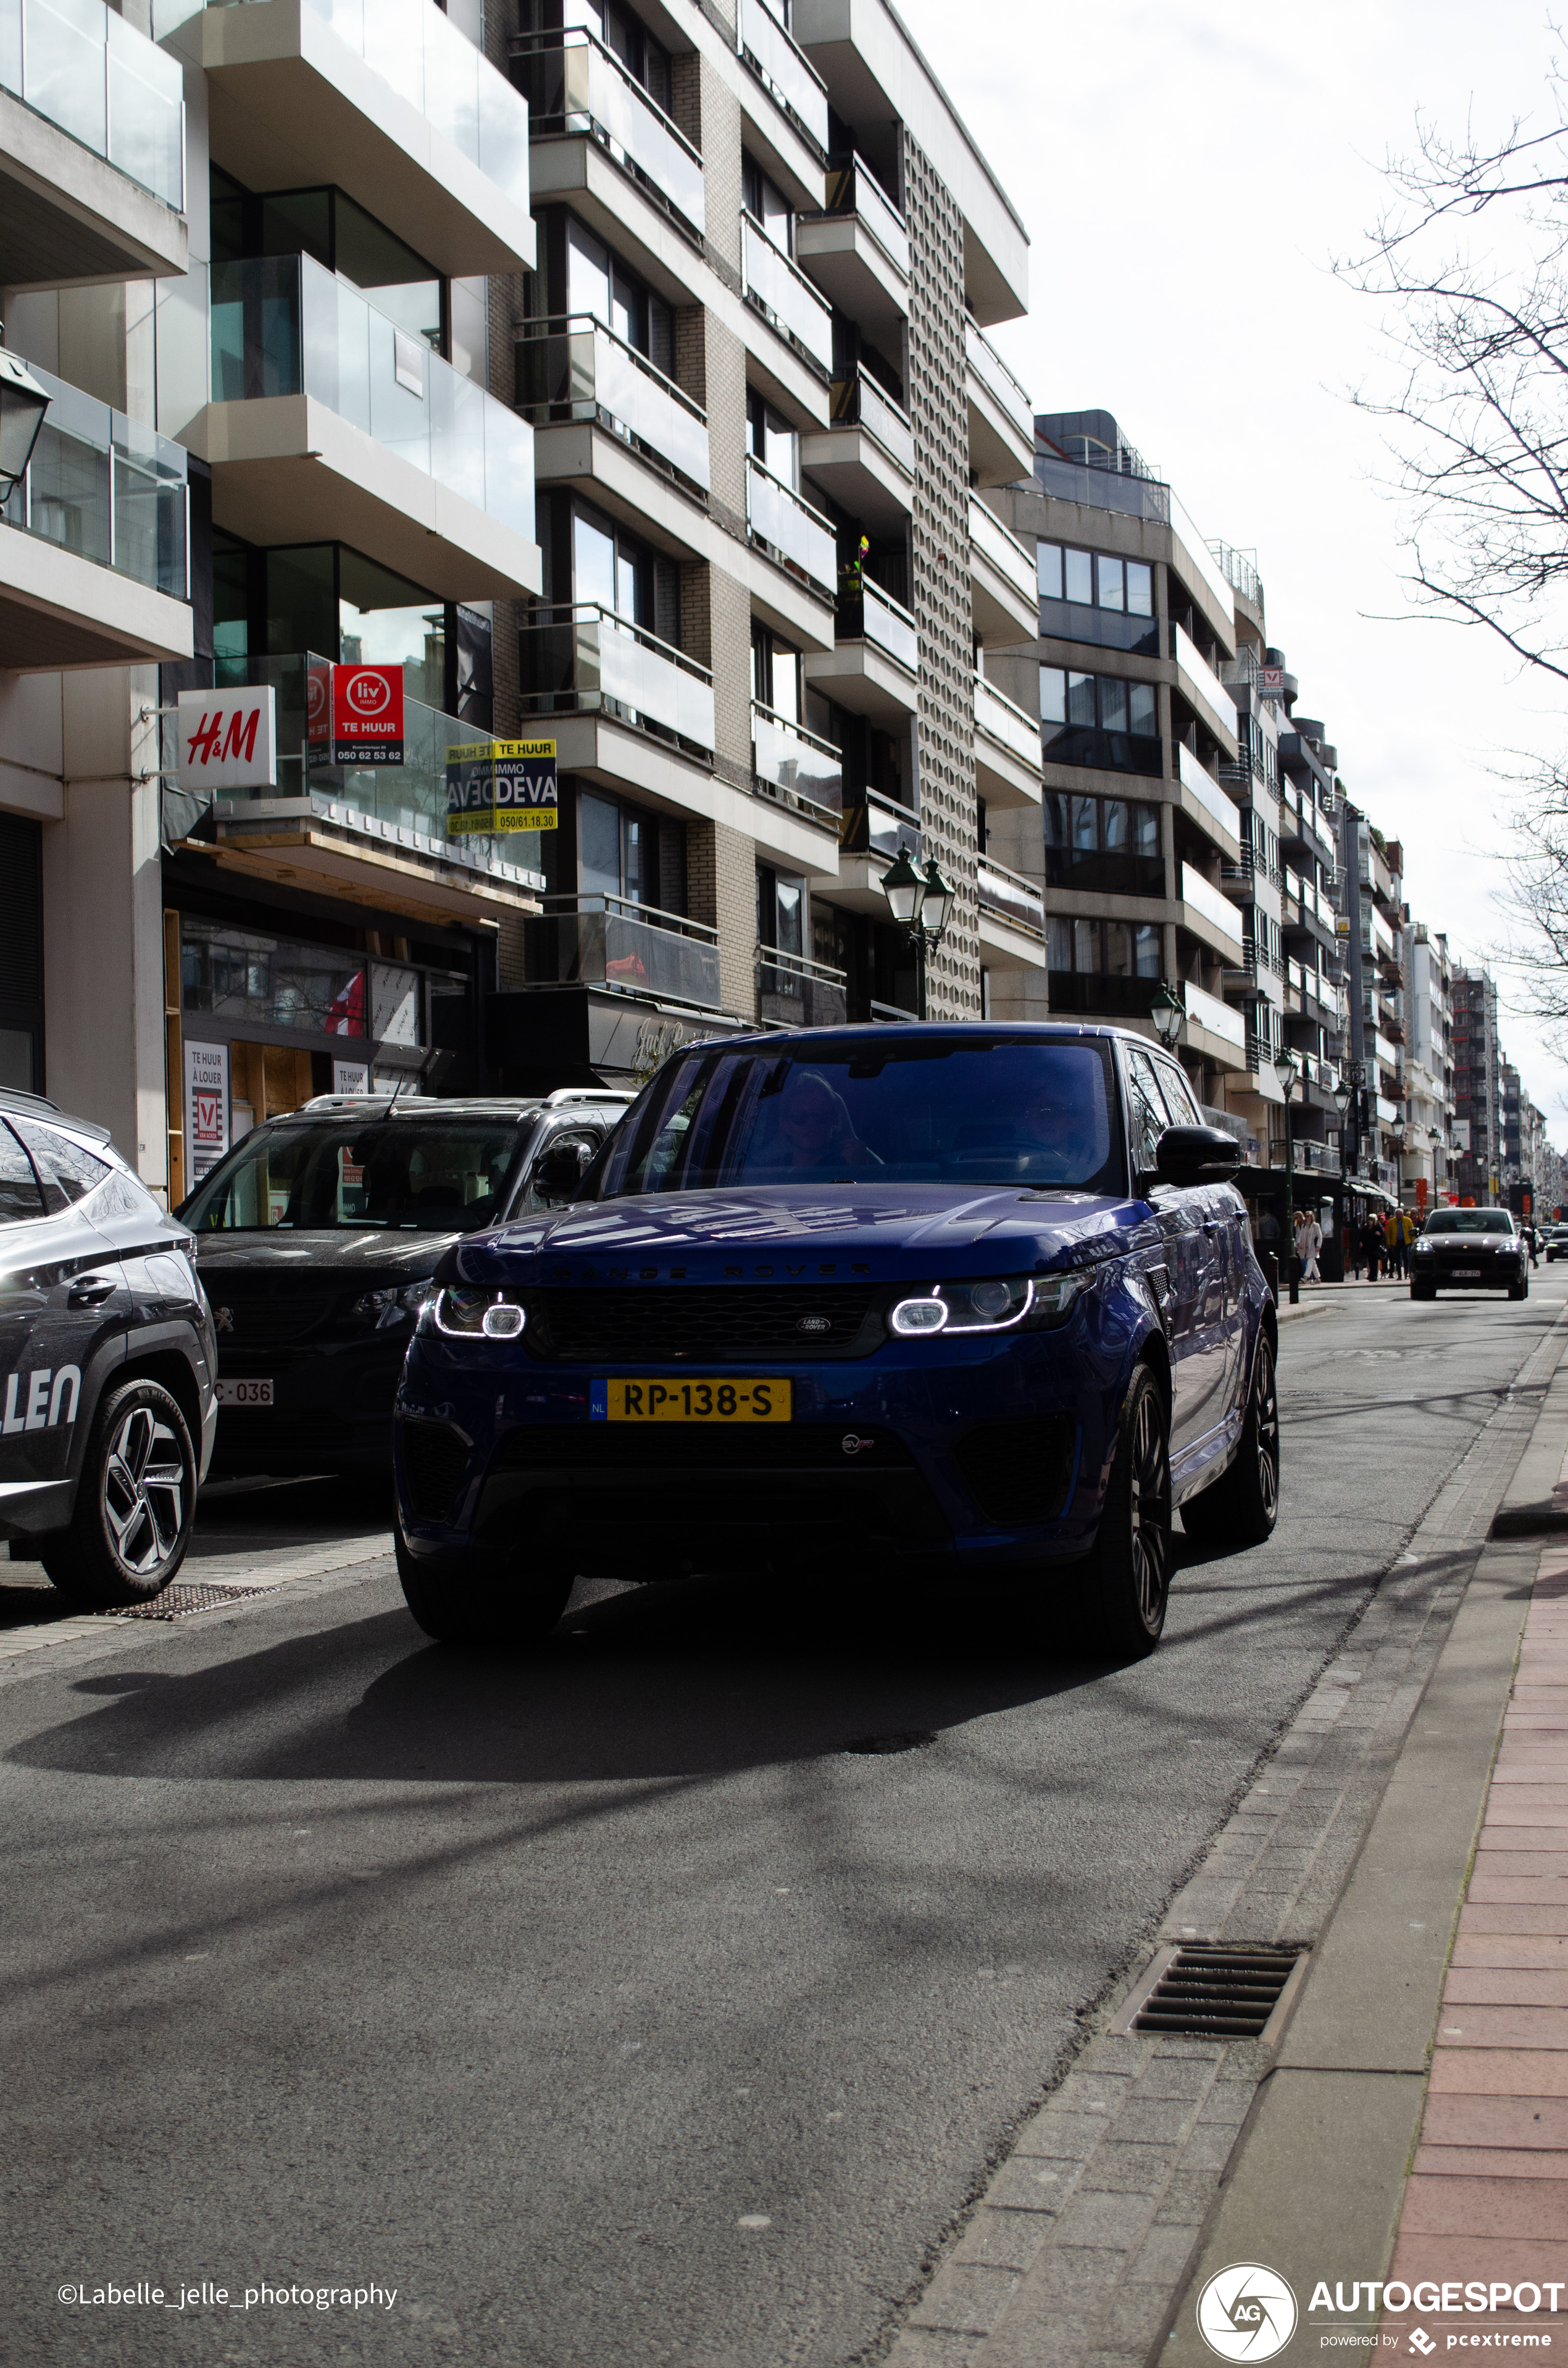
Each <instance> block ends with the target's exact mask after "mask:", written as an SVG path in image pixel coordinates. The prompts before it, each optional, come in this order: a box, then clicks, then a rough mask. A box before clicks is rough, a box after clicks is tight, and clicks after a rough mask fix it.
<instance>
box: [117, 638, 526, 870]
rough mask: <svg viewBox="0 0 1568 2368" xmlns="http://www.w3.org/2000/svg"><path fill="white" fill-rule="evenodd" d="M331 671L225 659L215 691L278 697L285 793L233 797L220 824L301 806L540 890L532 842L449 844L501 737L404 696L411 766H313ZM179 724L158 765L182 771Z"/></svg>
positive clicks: (299, 660) (315, 664) (312, 658)
mask: <svg viewBox="0 0 1568 2368" xmlns="http://www.w3.org/2000/svg"><path fill="white" fill-rule="evenodd" d="M327 663H328V661H327V660H326V659H325V658H324V657H323V656H321V655H319V654H318V653H316V652H315V651H312V650H302V651H298V652H295V653H293V654H291V655H289V656H287V657H275V658H256V657H251V658H220V659H219V660H218V662H217V666H216V669H215V674H216V688H217V689H218V690H219V691H220V692H221V691H223V690H226V689H240V688H242V687H243V686H244V685H245V684H267V683H270V684H271V686H272V688H273V690H274V691H275V693H276V694H277V701H276V704H277V721H278V786H277V788H276V789H275V790H268V789H260V790H252V791H244V790H239V791H231V792H229V793H228V794H227V795H226V796H225V797H223V798H222V799H221V800H220V801H219V803H218V809H217V810H218V814H219V815H220V818H222V819H227V820H229V821H231V822H243V821H244V819H245V817H246V814H247V813H248V812H249V811H250V810H252V809H253V808H254V807H256V805H258V804H261V803H267V802H276V801H281V802H282V803H285V804H292V803H303V804H304V805H306V806H308V807H310V808H311V809H312V810H313V811H315V812H317V813H320V814H327V815H329V816H330V817H331V818H333V819H335V820H337V821H347V822H349V823H355V822H358V823H360V824H362V825H364V826H365V827H367V828H369V830H371V831H372V832H374V833H375V834H376V835H377V836H379V837H385V838H390V839H392V840H393V841H396V842H399V843H403V844H409V845H412V846H414V847H415V848H418V849H420V850H421V851H423V852H425V853H426V854H431V853H433V854H438V855H440V856H442V857H443V858H445V860H447V861H449V862H452V863H461V864H466V865H468V866H470V867H471V868H473V869H476V870H479V871H488V872H494V873H496V874H498V875H499V876H502V877H505V878H508V879H515V880H519V881H523V882H538V883H539V884H540V885H542V884H543V883H542V879H541V877H540V874H539V873H538V872H536V871H533V870H532V868H531V858H532V857H533V854H534V848H533V846H532V844H531V843H530V842H531V839H532V836H533V835H532V834H531V833H529V834H528V837H527V838H525V837H524V835H523V834H522V833H519V832H515V831H507V832H502V833H497V834H496V835H494V837H492V836H488V835H486V836H483V837H481V836H480V835H479V834H477V833H472V834H470V833H463V834H461V835H457V836H453V837H448V834H447V815H448V813H449V811H450V809H451V807H452V805H453V804H454V803H457V802H458V800H457V799H456V798H455V797H453V796H450V795H449V791H460V788H461V784H462V782H463V780H466V778H467V777H468V774H469V773H470V772H471V771H472V766H473V762H474V751H475V749H476V748H487V747H490V746H494V735H493V734H490V733H488V732H481V731H479V730H477V729H476V727H475V726H474V725H473V724H472V723H460V722H459V721H458V719H457V718H456V717H455V716H451V715H444V714H443V713H442V712H441V711H440V710H439V708H435V707H430V706H427V705H426V702H425V701H424V700H419V699H414V698H410V697H408V696H407V695H406V692H405V695H404V698H403V763H402V764H401V765H344V766H337V765H324V764H319V763H312V761H311V755H312V751H311V746H310V738H309V723H308V719H309V715H310V712H311V690H312V677H315V679H316V681H317V682H318V683H319V680H320V674H321V670H322V669H323V668H324V666H326V665H327ZM176 736H177V734H176V723H175V719H174V718H173V717H172V716H170V717H166V718H165V722H164V727H163V751H164V753H163V756H162V757H161V759H160V762H161V763H163V764H165V765H166V766H169V767H171V768H172V767H173V766H174V765H175V763H176V757H177V749H176Z"/></svg>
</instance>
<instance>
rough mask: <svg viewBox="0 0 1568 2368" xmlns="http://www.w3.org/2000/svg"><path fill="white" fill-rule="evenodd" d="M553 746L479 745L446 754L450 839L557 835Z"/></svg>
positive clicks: (542, 742) (522, 742) (482, 742)
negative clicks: (539, 833)
mask: <svg viewBox="0 0 1568 2368" xmlns="http://www.w3.org/2000/svg"><path fill="white" fill-rule="evenodd" d="M560 818H561V816H560V803H559V793H558V790H557V784H556V773H555V743H554V741H553V740H479V741H474V742H472V743H467V744H464V745H462V746H459V747H455V748H449V749H448V751H447V837H449V838H462V837H489V836H491V834H493V833H495V832H500V831H508V830H554V829H555V828H556V826H557V825H558V823H559V821H560Z"/></svg>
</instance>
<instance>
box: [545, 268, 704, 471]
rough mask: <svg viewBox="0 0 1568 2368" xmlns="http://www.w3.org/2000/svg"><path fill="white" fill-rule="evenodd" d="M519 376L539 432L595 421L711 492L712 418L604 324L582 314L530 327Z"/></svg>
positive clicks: (556, 318) (673, 382)
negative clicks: (555, 424) (557, 423)
mask: <svg viewBox="0 0 1568 2368" xmlns="http://www.w3.org/2000/svg"><path fill="white" fill-rule="evenodd" d="M517 409H518V410H519V411H520V412H521V413H522V415H523V416H524V418H525V419H527V420H529V421H531V423H532V425H533V426H534V427H544V426H546V425H547V424H548V423H549V422H550V421H552V420H570V419H587V420H593V421H595V422H597V425H598V426H600V427H608V429H609V430H610V432H611V433H612V434H613V435H616V436H619V437H621V438H623V439H624V440H625V441H626V442H627V443H629V444H631V445H632V446H634V447H635V448H636V449H637V450H640V451H642V453H643V454H645V455H646V456H647V457H649V458H651V459H653V460H654V461H658V462H660V463H662V464H663V465H664V466H665V467H667V468H669V469H672V470H674V471H675V472H676V475H677V476H681V477H684V478H685V479H686V480H687V484H692V485H696V486H698V487H699V488H700V489H701V491H702V492H703V493H706V492H707V491H708V490H709V487H710V483H711V477H710V469H709V460H708V414H707V413H706V412H705V411H704V410H703V408H702V406H701V404H699V403H694V402H693V401H692V399H691V397H690V395H688V394H687V393H685V392H684V391H683V389H682V388H680V387H678V386H676V383H675V381H674V380H673V379H667V378H666V377H665V374H664V372H663V371H662V370H655V369H654V367H653V363H652V362H651V361H649V360H648V359H647V358H646V356H644V355H642V354H640V353H638V352H636V351H635V350H634V348H633V347H631V346H629V345H627V344H626V343H625V342H624V340H623V339H622V338H620V337H618V336H616V335H615V334H614V332H613V331H612V330H609V329H607V328H606V327H605V325H604V324H603V322H602V321H596V320H594V319H592V318H591V317H590V316H589V315H588V314H586V313H572V314H570V315H558V316H556V317H555V318H553V319H550V320H543V321H529V322H528V324H526V326H525V328H524V330H523V334H522V336H520V337H519V338H518V340H517Z"/></svg>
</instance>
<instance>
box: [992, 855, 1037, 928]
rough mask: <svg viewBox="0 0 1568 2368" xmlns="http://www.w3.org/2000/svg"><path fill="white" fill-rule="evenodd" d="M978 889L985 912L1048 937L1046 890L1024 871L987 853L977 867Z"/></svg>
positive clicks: (1014, 925) (1013, 926) (1015, 926)
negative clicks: (997, 860) (1015, 868)
mask: <svg viewBox="0 0 1568 2368" xmlns="http://www.w3.org/2000/svg"><path fill="white" fill-rule="evenodd" d="M974 892H975V894H976V896H977V897H978V899H979V902H980V909H981V911H982V912H983V913H994V914H995V915H996V916H997V918H998V919H999V920H1003V921H1006V922H1008V923H1009V924H1010V926H1011V927H1012V928H1015V929H1027V930H1028V934H1029V935H1030V937H1033V938H1043V937H1044V935H1045V892H1044V890H1043V889H1042V888H1041V887H1040V885H1039V883H1038V882H1035V881H1033V880H1027V879H1026V878H1025V877H1024V875H1023V873H1022V872H1021V871H1008V869H1007V866H1006V864H1005V863H996V862H994V861H993V860H992V859H991V857H990V856H989V855H983V856H982V857H981V859H980V861H979V863H978V865H977V866H976V868H975V874H974Z"/></svg>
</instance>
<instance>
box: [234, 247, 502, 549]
mask: <svg viewBox="0 0 1568 2368" xmlns="http://www.w3.org/2000/svg"><path fill="white" fill-rule="evenodd" d="M278 394H308V395H310V396H311V397H312V399H313V400H314V401H316V402H318V403H323V404H325V405H326V407H327V409H328V410H329V411H335V412H336V413H337V414H338V415H339V416H340V417H341V418H344V419H347V421H348V422H349V424H350V425H351V426H352V427H358V428H362V429H363V430H364V432H365V434H366V435H368V436H370V437H373V438H374V439H375V441H376V442H377V443H378V444H381V445H383V446H385V447H386V448H387V450H390V451H393V452H398V453H401V455H402V456H403V459H404V460H405V461H409V462H411V463H412V465H413V466H414V467H415V468H416V469H422V470H424V471H425V472H426V474H427V475H429V476H432V477H434V478H435V480H436V482H437V484H442V485H446V486H447V487H449V490H450V491H451V492H452V493H454V494H460V495H461V496H462V497H463V499H464V500H465V501H470V502H472V504H473V505H474V507H475V508H476V509H482V510H484V511H485V512H486V513H487V514H488V515H489V516H490V517H491V518H494V519H495V520H496V521H497V522H498V523H499V524H500V525H502V526H506V527H510V528H511V529H512V531H513V533H514V534H518V535H521V536H523V537H524V538H525V539H526V540H527V541H529V542H531V541H533V532H534V503H533V430H532V428H531V427H528V423H527V422H526V421H525V420H521V419H519V418H518V417H517V414H516V412H514V411H509V410H508V409H507V407H506V404H503V403H497V402H496V401H495V399H494V396H493V395H490V394H487V393H485V391H484V389H483V387H481V386H476V385H475V384H474V382H473V381H472V379H471V378H466V377H464V376H463V374H462V372H461V371H460V370H453V368H452V366H451V364H450V363H449V362H445V361H443V360H442V359H441V358H440V356H439V354H436V353H432V352H431V350H430V347H428V346H427V345H426V343H425V340H424V339H423V338H422V337H416V336H410V335H409V334H408V332H407V331H406V330H404V329H400V328H399V327H398V326H397V325H396V324H395V323H394V322H392V321H390V320H388V318H387V316H386V314H385V313H378V312H377V311H376V309H375V307H374V305H372V304H368V303H367V302H366V301H365V299H364V297H363V296H361V295H359V294H358V291H357V290H355V289H352V288H350V287H349V286H348V285H347V281H345V280H342V279H337V278H336V277H335V275H334V274H333V273H332V272H330V271H325V270H324V269H323V268H322V266H321V265H320V264H319V263H315V262H312V259H311V257H310V256H300V255H272V256H261V257H258V258H256V259H254V260H252V261H249V262H244V263H220V264H217V265H215V266H214V267H213V271H212V399H213V401H214V402H215V403H244V402H252V401H256V400H259V399H262V398H265V397H267V396H269V395H278Z"/></svg>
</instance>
